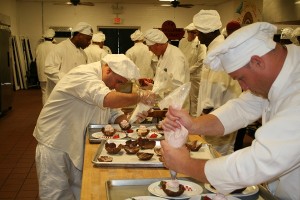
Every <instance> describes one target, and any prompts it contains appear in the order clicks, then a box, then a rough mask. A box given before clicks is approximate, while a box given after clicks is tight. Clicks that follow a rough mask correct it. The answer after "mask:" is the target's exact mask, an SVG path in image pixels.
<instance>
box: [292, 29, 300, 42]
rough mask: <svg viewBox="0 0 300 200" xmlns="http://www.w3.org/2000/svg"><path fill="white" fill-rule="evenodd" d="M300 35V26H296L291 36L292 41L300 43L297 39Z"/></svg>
mask: <svg viewBox="0 0 300 200" xmlns="http://www.w3.org/2000/svg"><path fill="white" fill-rule="evenodd" d="M298 36H300V27H298V28H296V29H295V30H294V31H293V33H292V37H291V41H292V42H293V43H294V44H295V45H300V44H299V41H298V39H297V37H298Z"/></svg>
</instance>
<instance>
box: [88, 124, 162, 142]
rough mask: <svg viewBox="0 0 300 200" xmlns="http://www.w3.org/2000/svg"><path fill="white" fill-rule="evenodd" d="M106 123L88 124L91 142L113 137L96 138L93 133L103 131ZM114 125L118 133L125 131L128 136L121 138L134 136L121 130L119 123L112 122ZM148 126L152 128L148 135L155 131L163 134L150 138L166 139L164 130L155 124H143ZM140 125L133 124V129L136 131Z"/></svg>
mask: <svg viewBox="0 0 300 200" xmlns="http://www.w3.org/2000/svg"><path fill="white" fill-rule="evenodd" d="M105 125H106V124H90V125H88V127H87V128H86V133H87V134H88V137H89V142H90V143H91V144H99V143H101V141H102V140H107V139H112V137H106V138H95V137H93V136H92V134H93V133H96V132H101V129H102V128H103V127H104V126H105ZM111 125H112V127H113V128H114V129H116V130H117V133H118V132H121V133H125V135H126V137H125V138H121V139H133V138H132V137H130V134H128V133H126V132H124V131H121V129H120V127H119V124H111ZM142 125H144V126H146V127H148V128H149V129H150V133H149V134H148V135H151V134H153V133H158V134H160V135H162V137H159V138H150V139H153V140H162V139H164V137H163V132H162V131H158V130H157V128H156V126H155V124H142ZM139 126H140V124H133V125H132V129H133V130H134V131H135V130H136V129H137V128H138V127H139Z"/></svg>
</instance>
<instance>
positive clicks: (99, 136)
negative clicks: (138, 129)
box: [92, 132, 126, 139]
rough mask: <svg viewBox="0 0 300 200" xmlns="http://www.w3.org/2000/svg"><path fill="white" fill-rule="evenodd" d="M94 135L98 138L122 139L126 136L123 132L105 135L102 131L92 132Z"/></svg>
mask: <svg viewBox="0 0 300 200" xmlns="http://www.w3.org/2000/svg"><path fill="white" fill-rule="evenodd" d="M92 137H93V138H96V139H121V138H125V137H126V134H125V133H123V132H116V133H115V134H114V135H113V136H105V135H104V134H103V133H102V132H95V133H92Z"/></svg>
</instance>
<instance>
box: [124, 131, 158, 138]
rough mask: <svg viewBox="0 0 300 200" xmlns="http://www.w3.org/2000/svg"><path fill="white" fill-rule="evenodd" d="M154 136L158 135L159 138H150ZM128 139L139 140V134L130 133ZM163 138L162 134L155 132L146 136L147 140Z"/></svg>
mask: <svg viewBox="0 0 300 200" xmlns="http://www.w3.org/2000/svg"><path fill="white" fill-rule="evenodd" d="M152 134H156V135H157V137H156V138H150V136H151V135H152ZM128 137H130V138H132V139H138V138H139V135H138V134H137V132H135V131H134V132H133V133H128ZM161 137H162V135H161V134H159V133H155V132H151V131H150V132H149V133H148V134H147V135H146V138H148V139H158V138H161Z"/></svg>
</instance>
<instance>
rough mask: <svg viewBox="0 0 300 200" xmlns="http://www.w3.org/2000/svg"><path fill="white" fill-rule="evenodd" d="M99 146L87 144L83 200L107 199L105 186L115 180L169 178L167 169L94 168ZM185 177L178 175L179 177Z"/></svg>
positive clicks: (193, 137)
mask: <svg viewBox="0 0 300 200" xmlns="http://www.w3.org/2000/svg"><path fill="white" fill-rule="evenodd" d="M189 137H190V140H192V141H193V140H199V141H203V142H204V140H203V139H202V138H201V137H199V136H195V135H193V136H189ZM98 146H99V144H90V143H89V140H88V138H87V139H86V143H85V153H84V166H83V177H82V189H81V200H104V199H107V194H106V188H105V184H106V181H108V180H113V179H145V178H162V177H169V176H170V174H169V170H168V169H166V168H125V167H94V165H93V163H92V160H93V159H94V156H95V153H96V151H97V149H98ZM183 176H184V175H182V174H178V177H183Z"/></svg>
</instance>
